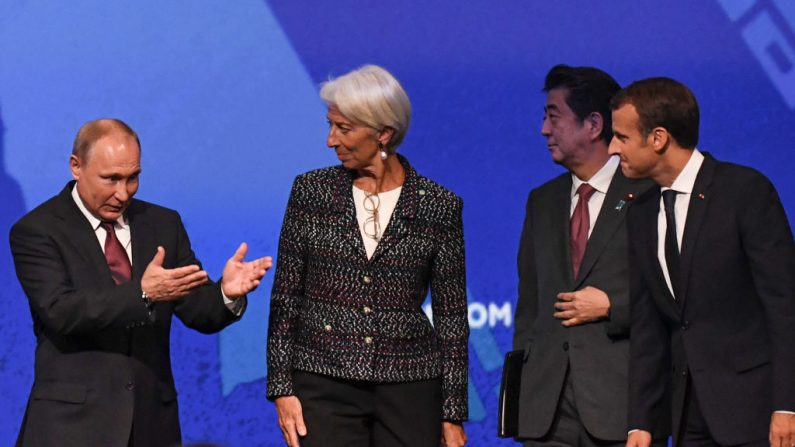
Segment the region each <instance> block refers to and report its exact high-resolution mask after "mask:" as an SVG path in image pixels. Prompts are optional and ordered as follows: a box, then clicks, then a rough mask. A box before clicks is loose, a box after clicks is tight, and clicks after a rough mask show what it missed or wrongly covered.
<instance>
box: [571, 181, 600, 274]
mask: <svg viewBox="0 0 795 447" xmlns="http://www.w3.org/2000/svg"><path fill="white" fill-rule="evenodd" d="M594 192H596V189H594V187H593V186H591V185H589V184H587V183H583V184H581V185H580V187H579V188H577V195H579V196H580V200H579V201H578V202H577V206H576V207H575V208H574V213H573V214H572V215H571V233H570V235H571V239H570V241H569V245H570V248H571V268H572V271H573V272H574V278H575V279H576V278H577V275H579V274H580V264H582V258H583V256H584V255H585V246H586V245H587V244H588V230H589V229H590V227H591V216H590V213H589V212H588V200H590V199H591V196H592V195H593V193H594Z"/></svg>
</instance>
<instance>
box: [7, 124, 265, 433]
mask: <svg viewBox="0 0 795 447" xmlns="http://www.w3.org/2000/svg"><path fill="white" fill-rule="evenodd" d="M69 164H70V168H71V172H72V177H73V178H74V180H73V181H72V182H69V184H67V185H66V187H65V188H64V189H63V190H62V191H61V193H60V194H58V195H57V196H55V197H53V198H51V199H50V200H48V201H46V202H45V203H43V204H42V205H40V206H39V207H37V208H36V209H34V210H33V211H31V212H30V213H28V214H27V215H26V216H24V217H23V218H22V219H20V220H19V221H18V222H17V223H16V224H15V225H14V226H13V228H12V229H11V250H12V252H13V255H14V263H15V265H16V270H17V276H18V277H19V280H20V282H21V283H22V287H23V288H24V290H25V294H26V295H27V297H28V301H29V304H30V310H31V314H32V318H33V330H34V333H35V336H36V356H35V373H34V383H33V389H32V391H31V394H30V399H29V401H28V406H27V410H26V412H25V418H24V421H23V423H22V428H21V431H20V434H19V438H18V440H17V445H21V446H53V445H58V446H89V445H94V446H146V447H152V446H164V447H165V446H173V445H178V444H179V443H180V442H181V436H180V427H179V420H178V411H177V402H176V396H177V394H176V391H175V389H174V379H173V377H172V374H171V360H170V353H169V336H170V330H171V320H172V316H173V315H176V316H177V317H178V318H179V319H180V320H182V322H183V323H184V324H185V325H186V326H188V327H191V328H193V329H196V330H198V331H201V332H204V333H212V332H217V331H220V330H221V329H223V328H224V327H225V326H227V325H229V324H231V323H233V322H235V321H237V320H238V319H239V318H240V316H241V315H242V314H243V311H244V310H245V307H246V297H245V295H246V294H247V293H248V292H251V291H252V290H254V289H255V288H256V287H257V286H258V285H259V282H260V279H261V278H262V277H263V275H265V272H266V271H267V270H268V269H269V268H270V266H271V264H272V260H271V258H270V257H264V258H260V259H257V260H254V261H250V262H246V261H244V256H245V254H246V249H247V247H246V245H245V244H241V245H240V247H239V248H238V249H237V251H236V252H235V254H234V255H233V256H232V257H231V258H230V259H229V261H228V262H227V263H226V266H225V267H224V271H223V279H222V280H221V281H220V282H219V283H214V282H212V281H211V280H209V278H208V276H207V273H206V272H205V271H204V270H202V268H201V265H200V264H199V261H198V260H197V259H196V258H195V256H194V254H193V251H192V250H191V246H190V242H189V240H188V235H187V233H186V232H185V228H184V227H183V225H182V221H181V220H180V217H179V215H178V214H177V213H176V212H174V211H172V210H169V209H166V208H163V207H160V206H157V205H154V204H151V203H147V202H144V201H140V200H136V199H133V196H134V195H135V193H136V191H137V190H138V183H139V174H140V172H141V166H140V146H139V140H138V136H137V135H136V134H135V132H134V131H133V130H132V129H131V128H130V127H129V126H127V125H126V124H125V123H123V122H122V121H120V120H116V119H100V120H96V121H91V122H89V123H87V124H85V125H84V126H83V127H82V128H81V129H80V131H79V132H78V133H77V137H76V139H75V142H74V147H73V151H72V155H71V157H70V159H69Z"/></svg>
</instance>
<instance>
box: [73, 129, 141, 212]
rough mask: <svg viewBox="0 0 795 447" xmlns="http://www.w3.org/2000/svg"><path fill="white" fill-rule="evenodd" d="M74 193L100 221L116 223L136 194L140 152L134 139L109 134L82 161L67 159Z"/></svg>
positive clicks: (118, 133)
mask: <svg viewBox="0 0 795 447" xmlns="http://www.w3.org/2000/svg"><path fill="white" fill-rule="evenodd" d="M69 165H70V168H71V170H72V177H73V178H74V179H75V180H77V192H78V194H79V195H80V199H81V200H82V201H83V204H85V206H86V208H87V209H88V211H90V212H91V214H93V215H94V216H96V217H97V218H99V219H100V220H103V221H106V222H112V221H116V220H118V218H119V217H121V215H122V214H124V211H125V210H126V209H127V206H128V205H129V204H130V200H132V197H133V196H134V195H135V193H136V192H137V191H138V176H139V174H140V173H141V151H140V149H139V148H138V143H137V142H136V140H135V138H134V137H132V136H130V135H127V134H125V133H124V132H121V131H112V132H111V133H109V134H108V135H105V136H103V137H102V138H100V139H99V140H97V141H96V142H95V143H94V144H93V145H92V146H91V149H89V150H88V152H87V154H86V155H85V156H84V157H77V156H75V155H72V156H71V158H70V159H69Z"/></svg>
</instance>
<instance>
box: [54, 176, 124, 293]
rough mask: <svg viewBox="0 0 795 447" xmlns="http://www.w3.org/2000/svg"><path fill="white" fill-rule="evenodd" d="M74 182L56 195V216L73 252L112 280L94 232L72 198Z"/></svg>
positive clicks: (98, 272)
mask: <svg viewBox="0 0 795 447" xmlns="http://www.w3.org/2000/svg"><path fill="white" fill-rule="evenodd" d="M74 184H75V182H74V181H72V182H69V183H68V184H67V185H66V187H65V188H64V189H63V190H62V191H61V193H60V194H59V195H58V202H57V203H58V211H57V212H58V217H59V218H60V219H62V220H63V221H64V228H65V232H66V233H67V234H68V235H69V242H70V243H71V244H72V247H73V248H74V252H75V253H77V254H79V255H80V256H81V257H83V259H85V260H86V262H87V263H88V264H89V265H91V266H93V267H94V268H95V269H96V271H97V274H98V275H101V276H106V277H107V278H108V281H111V282H113V278H112V276H111V274H110V268H109V267H108V263H107V261H106V260H105V255H104V254H103V253H102V247H100V245H99V241H98V240H97V235H96V232H95V231H94V228H91V224H90V223H89V222H88V219H86V216H84V215H83V213H82V212H81V211H80V209H79V208H78V207H77V205H76V204H75V202H74V200H73V199H72V188H73V187H74Z"/></svg>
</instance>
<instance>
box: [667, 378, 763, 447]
mask: <svg viewBox="0 0 795 447" xmlns="http://www.w3.org/2000/svg"><path fill="white" fill-rule="evenodd" d="M686 386H687V389H686V390H685V410H684V413H682V422H681V425H680V428H679V438H678V440H677V442H674V446H676V447H720V446H721V444H718V442H717V441H715V439H714V438H713V437H712V433H710V430H709V426H707V422H706V421H705V420H704V415H703V414H702V413H701V405H700V404H699V403H698V396H697V395H696V387H694V386H693V382H692V381H691V379H690V377H689V375H688V379H687V385H686ZM769 446H770V442H769V441H768V440H767V439H760V440H758V441H754V442H749V443H745V444H739V445H737V446H732V447H769Z"/></svg>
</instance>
